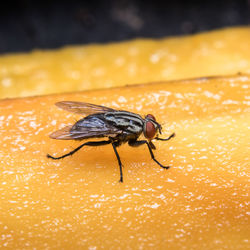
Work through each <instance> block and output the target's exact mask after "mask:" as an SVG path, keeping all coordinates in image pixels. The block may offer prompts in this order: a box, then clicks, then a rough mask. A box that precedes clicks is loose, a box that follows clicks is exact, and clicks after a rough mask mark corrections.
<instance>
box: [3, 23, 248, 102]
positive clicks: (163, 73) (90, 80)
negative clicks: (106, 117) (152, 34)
mask: <svg viewBox="0 0 250 250" xmlns="http://www.w3.org/2000/svg"><path fill="white" fill-rule="evenodd" d="M249 41H250V28H249V27H238V28H229V29H222V30H218V31H212V32H206V33H201V34H197V35H193V36H187V37H174V38H166V39H162V40H159V39H158V40H153V39H137V40H132V41H128V42H121V43H114V44H107V45H89V46H78V47H68V48H63V49H60V50H56V51H34V52H32V53H30V54H19V55H16V54H14V55H6V56H2V57H0V98H5V97H18V96H32V95H42V94H50V93H62V92H72V91H78V90H87V89H100V88H107V87H115V86H124V85H131V84H136V83H147V82H155V81H166V80H176V79H186V78H193V77H201V76H214V75H227V74H230V75H231V74H237V73H239V72H240V73H248V74H250V46H249Z"/></svg>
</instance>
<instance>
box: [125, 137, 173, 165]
mask: <svg viewBox="0 0 250 250" xmlns="http://www.w3.org/2000/svg"><path fill="white" fill-rule="evenodd" d="M128 144H129V146H132V147H139V146H141V145H143V144H147V146H148V150H149V153H150V155H151V158H152V159H153V160H154V161H155V162H156V163H157V164H158V165H159V166H160V167H162V168H164V169H169V168H170V167H169V166H163V165H162V164H161V163H160V162H158V161H157V160H156V159H155V156H154V153H153V151H152V148H151V147H150V144H149V142H148V141H146V140H141V141H136V140H130V141H129V142H128Z"/></svg>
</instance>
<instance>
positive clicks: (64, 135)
mask: <svg viewBox="0 0 250 250" xmlns="http://www.w3.org/2000/svg"><path fill="white" fill-rule="evenodd" d="M71 128H72V126H67V127H64V128H62V129H59V130H57V131H55V132H53V133H52V134H50V135H49V137H50V138H52V139H58V140H72V137H71V136H72V134H71V132H70V130H71Z"/></svg>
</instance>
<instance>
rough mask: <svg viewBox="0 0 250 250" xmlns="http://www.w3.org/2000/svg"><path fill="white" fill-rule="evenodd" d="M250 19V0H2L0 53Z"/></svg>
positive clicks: (193, 29) (178, 32) (154, 35)
mask: <svg viewBox="0 0 250 250" xmlns="http://www.w3.org/2000/svg"><path fill="white" fill-rule="evenodd" d="M248 24H250V0H238V1H237V0H234V1H233V0H224V1H222V0H218V1H212V0H211V1H208V0H203V1H194V0H190V1H188V0H186V1H184V0H176V1H158V0H155V1H149V0H144V1H143V0H131V1H128V0H116V1H115V0H106V1H97V0H92V1H91V0H90V1H80V0H78V1H73V0H72V1H63V0H61V1H59V0H55V1H53V0H51V1H49V0H44V1H40V0H38V1H36V0H19V1H9V2H8V1H6V0H5V1H1V4H0V53H1V54H3V53H7V52H23V51H30V50H32V49H38V48H40V49H45V48H46V49H47V48H58V47H62V46H64V45H69V44H88V43H107V42H113V41H121V40H128V39H132V38H138V37H150V38H160V37H165V36H173V35H183V34H192V33H197V32H200V31H207V30H212V29H216V28H222V27H229V26H236V25H248Z"/></svg>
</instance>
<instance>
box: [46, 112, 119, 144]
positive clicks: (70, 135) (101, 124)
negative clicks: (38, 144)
mask: <svg viewBox="0 0 250 250" xmlns="http://www.w3.org/2000/svg"><path fill="white" fill-rule="evenodd" d="M119 133H122V131H121V130H120V129H119V128H117V127H115V126H112V125H111V124H108V123H106V122H105V121H104V120H102V119H100V118H99V117H98V116H96V115H95V116H94V115H93V116H87V117H86V118H84V119H81V120H79V121H78V122H77V123H76V124H75V125H73V126H67V127H64V128H62V129H60V130H58V131H55V132H54V133H52V134H51V135H50V138H52V139H58V140H83V139H88V138H95V137H97V138H98V137H115V136H116V135H117V134H119Z"/></svg>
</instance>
